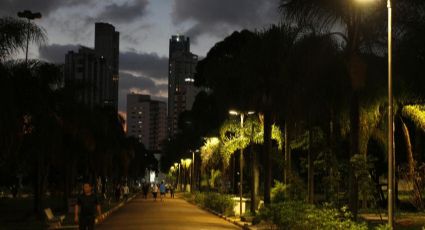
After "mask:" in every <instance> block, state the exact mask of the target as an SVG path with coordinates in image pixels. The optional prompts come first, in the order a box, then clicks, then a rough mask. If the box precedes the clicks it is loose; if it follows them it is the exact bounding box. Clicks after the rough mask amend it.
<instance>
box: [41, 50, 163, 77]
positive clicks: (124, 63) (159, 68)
mask: <svg viewBox="0 0 425 230" xmlns="http://www.w3.org/2000/svg"><path fill="white" fill-rule="evenodd" d="M78 48H79V45H71V44H67V45H58V44H52V45H46V46H41V47H40V48H39V50H38V52H39V58H40V59H43V60H46V61H49V62H53V63H64V62H65V54H66V53H67V52H68V51H70V50H74V51H77V50H78ZM120 70H122V71H124V72H133V73H137V74H138V75H141V76H146V77H149V78H152V79H157V80H165V79H167V77H168V74H167V71H168V58H166V57H160V56H159V55H158V54H156V53H138V52H135V51H128V52H121V53H120Z"/></svg>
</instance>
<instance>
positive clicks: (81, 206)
mask: <svg viewBox="0 0 425 230" xmlns="http://www.w3.org/2000/svg"><path fill="white" fill-rule="evenodd" d="M96 211H97V214H98V216H99V219H100V218H102V216H101V214H102V212H101V208H100V203H99V199H98V198H97V196H96V194H94V193H93V190H92V185H91V184H90V183H89V182H84V184H83V194H81V195H80V196H79V197H78V198H77V204H76V205H75V217H74V221H75V223H76V224H78V226H79V230H93V229H94V222H95V217H96Z"/></svg>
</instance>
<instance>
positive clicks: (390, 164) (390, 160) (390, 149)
mask: <svg viewBox="0 0 425 230" xmlns="http://www.w3.org/2000/svg"><path fill="white" fill-rule="evenodd" d="M356 1H358V2H370V1H372V0H356ZM387 10H388V153H387V154H388V156H387V157H388V189H387V190H388V225H389V226H390V227H391V228H393V227H394V167H395V164H394V117H393V78H392V2H391V0H387Z"/></svg>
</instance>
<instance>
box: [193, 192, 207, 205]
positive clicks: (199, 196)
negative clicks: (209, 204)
mask: <svg viewBox="0 0 425 230" xmlns="http://www.w3.org/2000/svg"><path fill="white" fill-rule="evenodd" d="M194 196H195V197H194V199H193V201H194V202H195V204H197V205H200V206H204V200H205V194H204V193H201V192H195V195H194Z"/></svg>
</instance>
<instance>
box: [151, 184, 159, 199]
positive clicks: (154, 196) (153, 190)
mask: <svg viewBox="0 0 425 230" xmlns="http://www.w3.org/2000/svg"><path fill="white" fill-rule="evenodd" d="M158 190H159V189H158V185H156V184H155V183H154V184H153V187H152V195H153V199H154V200H155V201H156V196H157V195H158Z"/></svg>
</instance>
